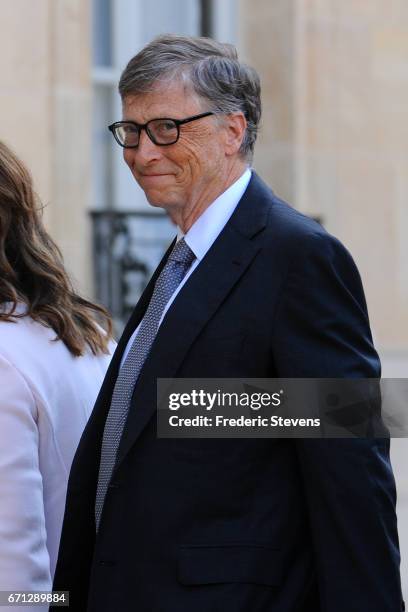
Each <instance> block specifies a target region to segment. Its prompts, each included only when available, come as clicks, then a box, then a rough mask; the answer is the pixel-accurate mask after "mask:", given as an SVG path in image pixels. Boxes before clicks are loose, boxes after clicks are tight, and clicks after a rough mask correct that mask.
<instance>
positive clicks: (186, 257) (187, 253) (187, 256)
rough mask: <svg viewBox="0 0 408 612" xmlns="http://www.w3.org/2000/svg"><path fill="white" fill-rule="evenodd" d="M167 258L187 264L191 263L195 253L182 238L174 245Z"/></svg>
mask: <svg viewBox="0 0 408 612" xmlns="http://www.w3.org/2000/svg"><path fill="white" fill-rule="evenodd" d="M169 259H171V260H172V261H178V262H180V263H183V264H185V265H186V266H189V265H190V264H192V263H193V261H194V259H195V255H194V253H193V251H192V250H191V249H190V247H189V246H188V244H187V242H186V241H185V240H184V238H182V239H181V240H179V241H178V242H176V244H175V245H174V248H173V250H172V252H171V253H170V255H169Z"/></svg>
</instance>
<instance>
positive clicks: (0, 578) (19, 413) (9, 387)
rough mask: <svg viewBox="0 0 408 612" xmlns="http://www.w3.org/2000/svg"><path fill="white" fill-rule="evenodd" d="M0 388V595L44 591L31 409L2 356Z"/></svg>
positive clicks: (46, 574)
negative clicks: (10, 592)
mask: <svg viewBox="0 0 408 612" xmlns="http://www.w3.org/2000/svg"><path fill="white" fill-rule="evenodd" d="M0 389H1V393H0V500H1V502H0V590H5V591H8V590H25V591H39V590H45V591H46V590H50V589H51V584H52V582H51V576H50V560H49V555H48V550H47V546H46V531H45V518H44V502H43V487H42V478H41V473H40V468H39V455H38V428H37V423H36V418H35V416H36V405H35V400H34V397H33V395H32V393H31V390H30V389H29V387H28V385H27V382H26V381H25V379H24V378H23V376H22V375H21V374H20V373H19V372H18V370H17V369H16V368H15V367H14V366H13V365H12V364H10V363H9V362H8V361H7V360H6V359H4V358H3V357H0ZM2 609H4V610H9V609H10V610H14V609H15V608H13V607H10V608H8V607H6V608H2ZM26 609H27V610H31V609H32V610H34V609H35V610H37V611H40V610H46V609H48V607H47V606H38V605H37V606H36V607H35V608H34V607H31V606H30V607H27V608H26Z"/></svg>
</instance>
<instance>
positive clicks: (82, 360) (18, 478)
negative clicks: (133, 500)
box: [0, 142, 115, 612]
mask: <svg viewBox="0 0 408 612" xmlns="http://www.w3.org/2000/svg"><path fill="white" fill-rule="evenodd" d="M96 318H97V319H98V321H99V323H97V321H96ZM100 325H102V327H101V326H100ZM114 346H115V344H114V342H113V340H112V326H111V321H110V318H109V315H108V313H107V312H106V311H105V309H104V308H102V307H101V306H98V305H95V304H93V303H91V302H89V301H87V300H85V299H83V298H81V297H80V296H79V295H78V294H77V293H75V291H74V290H73V288H72V285H71V283H70V281H69V278H68V276H67V273H66V271H65V269H64V266H63V263H62V258H61V255H60V252H59V250H58V248H57V246H56V245H55V243H54V242H53V240H52V239H51V238H50V236H49V235H48V233H47V232H46V230H45V228H44V226H43V224H42V220H41V206H40V205H39V202H38V200H37V198H36V196H35V193H34V190H33V186H32V181H31V177H30V175H29V173H28V171H27V169H26V168H25V166H24V165H23V164H22V163H21V161H19V160H18V158H17V157H16V156H15V155H14V153H13V152H12V151H10V149H9V148H8V147H7V146H6V145H4V144H3V143H1V142H0V591H51V589H52V580H53V574H54V570H55V564H56V559H57V555H58V546H59V539H60V532H61V525H62V519H63V514H64V507H65V496H66V489H67V482H68V475H69V471H70V467H71V462H72V459H73V456H74V452H75V450H76V447H77V445H78V442H79V439H80V437H81V434H82V431H83V429H84V427H85V425H86V422H87V420H88V417H89V416H90V413H91V411H92V407H93V404H94V401H95V399H96V396H97V394H98V392H99V388H100V386H101V384H102V381H103V378H104V375H105V372H106V369H107V367H108V365H109V361H110V358H111V353H112V352H113V349H114ZM2 609H3V610H6V609H8V607H7V608H3V607H2ZM17 609H20V608H17ZM21 609H23V608H21ZM25 609H26V610H27V607H25ZM32 609H33V610H37V612H38V610H40V609H41V610H46V609H48V606H44V607H43V606H41V607H38V606H36V607H33V608H32ZM10 610H16V607H15V606H10Z"/></svg>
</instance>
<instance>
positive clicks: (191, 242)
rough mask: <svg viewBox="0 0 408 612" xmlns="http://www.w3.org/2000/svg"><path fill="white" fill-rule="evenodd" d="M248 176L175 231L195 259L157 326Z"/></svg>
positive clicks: (228, 213) (247, 172)
mask: <svg viewBox="0 0 408 612" xmlns="http://www.w3.org/2000/svg"><path fill="white" fill-rule="evenodd" d="M250 179H251V170H250V169H249V168H247V169H246V170H245V172H244V173H243V174H242V175H241V176H240V177H239V179H238V180H236V181H235V183H233V184H232V185H230V187H228V189H226V191H224V192H223V193H222V194H221V195H219V196H218V198H217V199H216V200H214V202H213V203H212V204H210V206H208V208H206V209H205V211H204V212H203V214H202V215H201V216H200V217H198V219H197V220H196V221H195V222H194V223H193V225H192V226H191V227H190V229H189V230H188V232H187V233H186V234H183V232H182V231H181V230H180V229H179V230H178V234H177V240H181V238H184V240H185V241H186V242H187V244H188V246H189V247H190V249H191V250H192V251H193V253H194V255H195V257H196V259H195V260H194V261H193V263H192V264H191V266H190V268H189V270H188V271H187V274H186V275H185V276H184V278H183V280H182V281H181V283H180V284H179V286H178V287H177V289H176V290H175V291H174V293H173V295H172V296H171V298H170V299H169V301H168V302H167V304H166V306H165V308H164V310H163V314H162V316H161V319H160V322H159V326H160V325H161V323H162V321H163V319H164V317H165V315H166V313H167V311H168V309H169V308H170V306H171V304H172V303H173V302H174V300H175V298H176V296H177V294H178V293H179V291H180V290H181V288H182V287H183V285H184V284H185V283H186V282H187V281H188V279H189V278H190V276H191V275H192V274H193V272H194V270H195V269H196V268H197V266H198V265H199V264H200V262H201V260H202V259H204V257H205V255H206V254H207V251H209V250H210V248H211V246H212V245H213V243H214V242H215V240H216V239H217V238H218V236H219V235H220V233H221V232H222V230H223V229H224V227H225V226H226V224H227V222H228V221H229V219H230V217H231V215H232V213H233V212H234V210H235V209H236V207H237V205H238V202H239V201H240V199H241V198H242V196H243V195H244V193H245V190H246V188H247V187H248V183H249V181H250ZM139 328H140V324H139V325H138V326H137V328H136V329H135V331H134V332H133V334H132V336H131V338H130V340H129V342H128V344H127V346H126V349H125V350H124V352H123V356H122V361H121V365H122V364H123V362H124V360H125V359H126V356H127V354H128V352H129V350H130V347H131V346H132V344H133V341H134V339H135V338H136V336H137V334H138V332H139Z"/></svg>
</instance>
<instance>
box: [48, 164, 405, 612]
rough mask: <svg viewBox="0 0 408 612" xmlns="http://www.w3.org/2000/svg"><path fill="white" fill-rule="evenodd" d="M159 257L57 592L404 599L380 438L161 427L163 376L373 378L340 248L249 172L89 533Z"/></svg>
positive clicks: (82, 463) (85, 468)
mask: <svg viewBox="0 0 408 612" xmlns="http://www.w3.org/2000/svg"><path fill="white" fill-rule="evenodd" d="M167 254H168V253H167ZM167 254H166V255H165V257H164V258H163V261H162V262H161V264H160V266H159V268H158V269H157V271H156V272H155V274H154V276H153V278H152V280H151V282H150V284H149V285H148V287H147V289H146V291H145V292H144V294H143V296H142V297H141V299H140V301H139V303H138V304H137V306H136V308H135V311H134V313H133V315H132V317H131V319H130V321H129V323H128V325H127V327H126V329H125V331H124V334H123V336H122V338H121V340H120V342H119V345H118V348H117V351H116V353H115V355H114V358H113V360H112V363H111V366H110V368H109V371H108V373H107V376H106V379H105V381H104V384H103V386H102V389H101V392H100V394H99V397H98V400H97V402H96V405H95V409H94V411H93V414H92V416H91V418H90V420H89V422H88V425H87V427H86V429H85V431H84V434H83V436H82V439H81V442H80V445H79V447H78V450H77V453H76V456H75V459H74V462H73V466H72V470H71V475H70V479H69V486H68V495H67V505H66V513H65V519H64V525H63V532H62V539H61V548H60V554H59V560H58V565H57V570H56V576H55V582H54V588H55V589H63V590H69V591H70V593H71V602H72V603H71V609H73V610H75V611H78V612H80V611H85V610H87V611H88V612H116V611H117V610H120V611H121V612H133V611H137V612H193V611H194V612H219V611H222V612H346V611H347V612H394V611H395V612H397V611H398V610H401V609H403V608H402V606H403V603H402V599H401V587H400V576H399V551H398V536H397V525H396V515H395V485H394V480H393V475H392V470H391V466H390V462H389V441H388V440H387V439H376V440H372V439H371V440H370V439H359V440H356V439H354V440H344V439H343V440H341V439H338V440H333V439H331V440H327V439H323V440H316V439H314V440H311V439H297V440H294V439H292V440H290V439H200V440H198V439H162V438H160V439H158V438H157V435H156V379H157V378H158V377H164V378H171V377H184V378H190V377H191V378H193V377H196V378H197V377H198V378H199V377H203V378H211V377H214V378H216V377H218V378H228V377H254V378H257V377H258V378H263V377H265V378H266V377H285V378H290V377H378V376H380V363H379V359H378V356H377V353H376V352H375V350H374V347H373V343H372V338H371V334H370V328H369V321H368V316H367V309H366V303H365V299H364V293H363V289H362V285H361V281H360V277H359V274H358V271H357V269H356V267H355V264H354V263H353V260H352V258H351V256H350V254H349V253H348V252H347V251H346V249H345V248H344V247H343V246H342V245H341V243H340V242H339V241H338V240H336V239H335V238H333V237H332V236H331V235H329V234H328V233H327V232H326V231H325V230H324V229H323V228H322V227H321V226H320V225H319V224H318V223H316V222H314V221H313V220H311V219H309V218H307V217H305V216H303V215H301V214H300V213H299V212H297V211H295V210H294V209H292V208H291V207H289V206H288V205H287V204H285V203H284V202H282V201H281V200H279V199H278V198H277V197H276V196H275V195H274V194H273V193H272V192H271V191H270V189H269V188H268V187H267V186H266V185H265V184H264V183H263V182H262V181H261V180H260V178H259V177H257V175H256V174H253V177H252V179H251V181H250V184H249V186H248V188H247V190H246V192H245V194H244V196H243V197H242V199H241V201H240V202H239V205H238V207H237V209H236V210H235V212H234V214H233V215H232V217H231V219H230V220H229V222H228V223H227V225H226V226H225V228H224V230H223V231H222V233H221V234H220V236H219V237H218V238H217V240H216V241H215V243H214V244H213V246H212V247H211V249H210V250H209V252H208V253H207V255H206V256H205V258H204V259H203V261H202V262H201V263H200V265H199V266H198V267H197V269H196V270H195V271H194V273H193V274H192V275H191V277H190V278H189V279H188V281H187V282H186V284H185V285H184V287H183V288H182V289H181V291H180V293H179V294H178V296H177V297H176V299H175V301H174V303H173V304H172V306H171V308H170V309H169V311H168V313H167V315H166V317H165V319H164V321H163V323H162V325H161V327H160V329H159V331H158V334H157V336H156V339H155V341H154V344H153V347H152V350H151V352H150V354H149V357H148V358H147V360H146V362H145V364H144V367H143V370H142V372H141V375H140V377H139V380H138V383H137V385H136V388H135V391H134V394H133V399H132V404H131V408H130V412H129V417H128V420H127V423H126V426H125V430H124V435H123V437H122V440H121V443H120V447H119V451H118V461H117V465H116V468H115V470H114V473H113V477H112V481H111V484H110V487H109V490H108V494H107V497H106V501H105V506H104V510H103V514H102V518H101V523H100V530H99V533H98V536H97V537H96V538H95V521H94V505H95V491H96V482H97V475H98V467H99V459H100V448H101V440H102V434H103V429H104V424H105V419H106V415H107V412H108V409H109V404H110V398H111V394H112V389H113V385H114V382H115V380H116V376H117V372H118V367H119V363H120V359H121V356H122V354H123V351H124V348H125V346H126V344H127V341H128V339H129V338H130V336H131V334H132V332H133V331H134V329H135V327H136V326H137V325H138V323H139V322H140V320H141V318H142V317H143V314H144V312H145V310H146V307H147V304H148V303H149V299H150V297H151V294H152V290H153V285H154V282H155V280H156V278H157V276H158V274H159V272H160V270H161V268H162V267H163V265H164V263H165V261H166V257H167Z"/></svg>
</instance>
